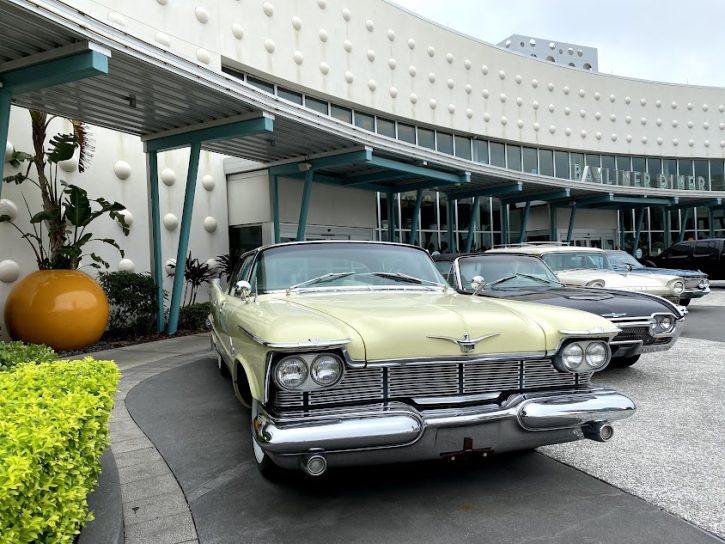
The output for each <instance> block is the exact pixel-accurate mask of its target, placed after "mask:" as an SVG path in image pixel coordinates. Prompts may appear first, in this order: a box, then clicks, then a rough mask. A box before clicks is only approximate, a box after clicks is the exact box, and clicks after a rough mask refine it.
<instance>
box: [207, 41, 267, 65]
mask: <svg viewBox="0 0 725 544" xmlns="http://www.w3.org/2000/svg"><path fill="white" fill-rule="evenodd" d="M269 41H270V42H271V41H272V40H269ZM272 45H274V42H272ZM266 46H267V44H266V41H265V47H266ZM272 51H274V49H272ZM272 51H270V53H271V52H272ZM196 58H197V60H198V61H199V62H202V63H204V64H209V63H210V62H211V53H209V51H207V50H206V49H204V48H203V47H200V48H199V49H197V50H196Z"/></svg>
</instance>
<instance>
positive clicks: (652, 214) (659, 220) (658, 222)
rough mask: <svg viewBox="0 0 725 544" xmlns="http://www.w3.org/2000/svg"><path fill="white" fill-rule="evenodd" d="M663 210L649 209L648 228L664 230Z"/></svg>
mask: <svg viewBox="0 0 725 544" xmlns="http://www.w3.org/2000/svg"><path fill="white" fill-rule="evenodd" d="M664 225H665V211H664V210H663V209H662V208H650V209H649V228H650V229H651V230H664V228H665V226H664Z"/></svg>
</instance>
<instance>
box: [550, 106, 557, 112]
mask: <svg viewBox="0 0 725 544" xmlns="http://www.w3.org/2000/svg"><path fill="white" fill-rule="evenodd" d="M555 109H556V106H554V104H549V111H550V112H551V113H554V110H555Z"/></svg>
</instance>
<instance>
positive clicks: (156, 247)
mask: <svg viewBox="0 0 725 544" xmlns="http://www.w3.org/2000/svg"><path fill="white" fill-rule="evenodd" d="M146 175H147V184H148V194H149V219H150V222H151V228H150V229H149V234H150V240H149V242H150V245H151V272H152V276H153V278H154V288H155V290H156V332H159V333H161V332H164V326H165V323H164V265H163V255H162V253H161V211H160V208H159V164H158V157H157V155H156V152H155V151H152V152H150V153H147V154H146Z"/></svg>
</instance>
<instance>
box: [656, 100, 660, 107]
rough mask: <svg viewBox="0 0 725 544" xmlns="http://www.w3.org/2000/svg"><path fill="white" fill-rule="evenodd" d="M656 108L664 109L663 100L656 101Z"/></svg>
mask: <svg viewBox="0 0 725 544" xmlns="http://www.w3.org/2000/svg"><path fill="white" fill-rule="evenodd" d="M655 106H657V107H658V108H661V107H662V100H656V101H655Z"/></svg>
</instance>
